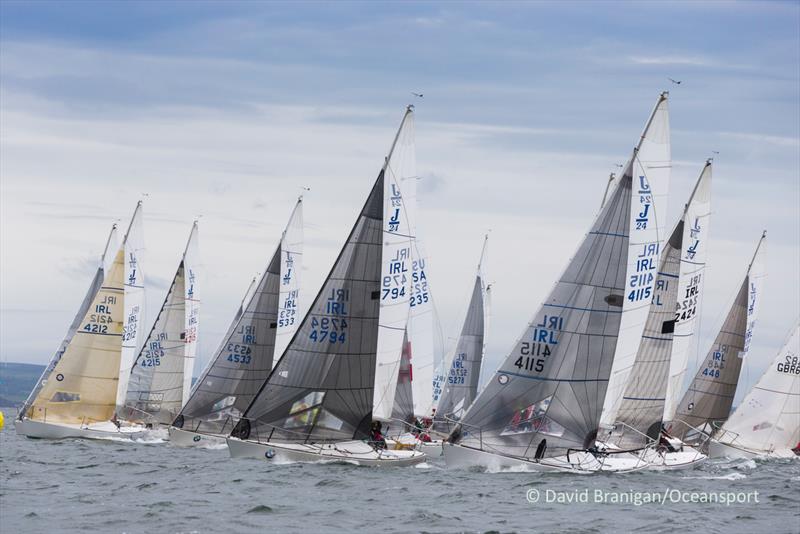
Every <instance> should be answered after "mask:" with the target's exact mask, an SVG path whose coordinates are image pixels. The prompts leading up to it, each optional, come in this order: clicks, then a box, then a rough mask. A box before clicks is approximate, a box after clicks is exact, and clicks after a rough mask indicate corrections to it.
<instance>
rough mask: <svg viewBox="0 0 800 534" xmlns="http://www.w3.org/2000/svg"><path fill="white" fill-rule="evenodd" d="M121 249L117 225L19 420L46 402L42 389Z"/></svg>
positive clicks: (23, 407) (82, 320)
mask: <svg viewBox="0 0 800 534" xmlns="http://www.w3.org/2000/svg"><path fill="white" fill-rule="evenodd" d="M118 249H119V239H118V236H117V225H116V224H114V225H113V226H112V227H111V232H110V233H109V235H108V240H107V241H106V247H105V250H103V255H102V257H101V258H100V262H99V265H98V266H97V270H96V271H95V275H94V278H93V279H92V283H91V284H90V285H89V290H88V291H87V292H86V296H84V298H83V302H82V303H81V306H80V308H78V313H77V314H76V315H75V318H74V319H73V320H72V324H71V325H70V327H69V329H68V330H67V335H66V336H64V340H63V341H62V342H61V345H59V348H58V350H57V351H56V353H55V354H54V355H53V357H52V359H51V360H50V363H49V364H48V365H47V367H46V368H45V370H44V372H43V373H42V376H41V377H39V380H38V381H37V382H36V386H35V387H34V388H33V390H32V391H31V393H30V395H28V399H27V400H26V401H25V404H24V405H23V406H22V408H21V409H20V413H19V418H20V419H22V418H23V417H26V416H29V412H30V411H31V410H32V408H33V409H34V410H35V409H37V408H34V406H35V407H41V406H42V404H43V402H44V401H45V400H46V398H44V397H40V394H41V391H42V388H43V387H44V386H45V384H47V382H48V380H50V378H51V376H52V377H53V379H54V380H55V375H53V371H54V370H55V369H56V367H57V366H58V363H59V362H60V361H61V358H62V357H63V356H64V353H65V352H66V350H67V347H69V345H70V343H71V342H72V339H73V338H74V337H75V334H76V333H77V332H78V330H79V329H80V328H82V327H83V326H84V321H85V318H86V314H87V313H88V312H89V310H90V309H92V306H93V305H94V301H95V298H96V297H97V295H98V292H99V291H100V289H101V288H102V287H103V282H104V279H105V277H106V274H107V273H110V272H111V267H112V266H113V265H114V260H115V258H116V251H117V250H118Z"/></svg>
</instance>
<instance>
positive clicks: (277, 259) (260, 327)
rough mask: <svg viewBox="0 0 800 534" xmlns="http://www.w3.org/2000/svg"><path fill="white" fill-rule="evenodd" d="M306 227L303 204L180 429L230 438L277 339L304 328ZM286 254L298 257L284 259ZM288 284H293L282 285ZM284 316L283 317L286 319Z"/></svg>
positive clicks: (241, 310)
mask: <svg viewBox="0 0 800 534" xmlns="http://www.w3.org/2000/svg"><path fill="white" fill-rule="evenodd" d="M301 226H302V198H300V199H298V201H297V204H296V205H295V208H294V210H293V211H292V215H291V217H290V218H289V223H288V224H287V227H286V230H285V231H284V233H283V236H282V238H281V242H280V244H279V245H278V248H277V249H276V250H275V253H274V254H273V255H272V259H271V260H270V262H269V264H268V265H267V269H266V271H265V272H264V274H262V275H261V277H260V278H258V279H254V280H253V281H252V283H251V284H250V287H249V288H248V290H247V293H246V294H245V297H244V299H243V300H242V304H241V305H240V306H239V310H238V311H237V313H236V316H235V317H234V319H233V322H232V323H231V325H230V328H229V329H228V332H227V333H226V335H225V337H224V338H223V340H222V344H221V345H220V346H219V348H218V349H217V351H216V352H215V353H214V356H213V357H212V358H211V361H210V362H209V364H208V366H207V367H206V369H205V370H204V371H203V374H202V376H201V377H200V379H199V380H198V381H197V384H195V387H194V389H193V390H192V394H191V396H190V398H189V400H188V401H187V402H186V405H185V406H184V407H183V409H182V410H181V412H180V415H178V417H176V418H175V421H174V423H173V424H174V425H175V426H176V427H179V428H185V429H187V430H192V431H200V432H206V433H212V434H223V433H225V432H230V431H231V429H232V428H233V424H234V423H235V422H236V421H237V420H238V419H239V418H240V417H241V416H242V414H243V413H244V411H245V410H246V409H247V407H248V406H249V405H250V403H251V402H252V401H253V398H254V397H255V395H256V393H257V392H258V389H259V387H261V384H262V383H263V382H264V379H265V378H266V377H267V376H268V375H269V373H270V371H271V370H272V369H273V367H274V363H275V361H276V360H277V358H276V357H275V356H276V354H277V353H276V351H275V348H276V343H277V333H278V332H279V331H281V329H283V330H284V331H286V332H290V331H294V329H296V328H297V324H298V323H299V320H298V319H297V298H296V293H294V292H296V291H298V289H297V288H298V287H299V286H297V285H296V284H295V282H296V281H297V280H298V278H296V277H299V272H300V270H301V268H302V266H301V260H302V255H301V254H300V253H299V252H298V250H301V248H302V247H301V242H300V241H299V240H298V239H297V238H298V236H299V235H301V234H300V232H299V231H298V227H301ZM284 248H286V250H287V251H289V252H293V254H284V252H283V251H284ZM290 269H291V271H290ZM286 279H288V280H289V283H287V284H283V281H284V280H286ZM284 286H285V287H286V290H284V291H283V292H282V291H281V290H282V289H283V287H284ZM282 297H283V299H282ZM281 303H282V305H281ZM279 306H280V308H279ZM280 312H284V313H283V315H282V316H280ZM281 321H283V322H281ZM278 356H280V355H278Z"/></svg>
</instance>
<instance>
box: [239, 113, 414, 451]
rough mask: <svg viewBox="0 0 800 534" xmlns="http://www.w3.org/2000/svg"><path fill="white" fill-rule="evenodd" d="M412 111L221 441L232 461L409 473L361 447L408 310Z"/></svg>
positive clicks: (384, 404)
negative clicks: (329, 263)
mask: <svg viewBox="0 0 800 534" xmlns="http://www.w3.org/2000/svg"><path fill="white" fill-rule="evenodd" d="M413 151H414V124H413V107H412V106H408V107H407V108H406V112H405V114H404V116H403V120H402V122H401V124H400V127H399V129H398V132H397V135H396V136H395V138H394V141H393V143H392V147H391V149H390V150H389V155H388V156H387V157H386V160H385V162H384V165H383V167H382V169H381V171H380V173H379V174H378V178H377V180H376V181H375V183H374V185H373V187H372V190H371V191H370V193H369V195H368V197H367V199H366V202H365V203H364V206H363V208H362V209H361V211H360V213H359V215H358V218H357V220H356V222H355V224H354V225H353V227H352V230H351V231H350V235H349V236H348V238H347V241H346V242H345V244H344V246H343V248H342V250H341V252H340V253H339V256H338V258H337V259H336V261H335V263H334V264H333V267H332V268H331V271H330V272H329V274H328V276H327V277H326V278H325V281H324V283H323V285H322V288H321V290H320V292H319V293H318V294H317V297H316V298H315V299H314V301H313V303H312V305H311V306H310V308H309V310H308V313H307V315H306V316H305V318H304V319H303V321H302V323H301V324H300V327H299V328H298V330H297V332H296V333H295V335H294V337H293V339H292V341H291V342H290V343H289V346H288V347H287V349H286V351H285V352H284V353H283V356H282V357H281V359H280V361H279V362H278V364H277V366H276V367H275V369H273V371H272V373H271V374H270V375H269V378H268V379H267V380H266V381H265V382H264V383H263V385H262V386H261V389H260V391H259V392H258V394H257V395H256V397H255V399H254V400H253V402H252V403H251V404H250V406H249V407H248V409H247V411H246V412H245V414H244V416H243V417H242V418H241V419H240V420H239V422H238V423H237V425H236V427H235V428H234V430H233V432H232V433H231V436H230V437H229V438H228V450H229V452H230V454H231V457H233V458H243V457H248V458H259V459H262V460H267V461H272V462H286V461H300V462H305V461H311V462H316V461H321V460H322V461H343V462H351V463H356V464H360V465H374V466H391V465H398V466H399V465H411V464H416V463H419V462H422V461H424V460H425V455H424V454H423V453H421V452H418V451H407V450H387V449H383V448H381V447H380V446H379V444H378V443H375V444H372V443H369V442H367V440H368V439H369V438H370V431H371V427H372V424H373V418H375V419H382V420H388V419H390V418H391V411H392V409H393V406H394V399H395V392H396V387H397V377H398V374H399V371H400V363H401V362H400V360H401V358H402V345H403V340H404V339H405V337H406V326H407V320H408V309H409V292H410V291H409V276H408V274H409V268H410V246H411V242H412V240H413V236H412V235H411V233H410V231H409V229H410V228H413V226H411V225H410V222H411V221H410V220H409V219H410V217H413V214H411V213H410V210H411V206H407V205H406V203H405V201H404V197H403V190H402V186H403V178H404V177H410V176H414V173H415V169H414V168H413V163H414V154H413Z"/></svg>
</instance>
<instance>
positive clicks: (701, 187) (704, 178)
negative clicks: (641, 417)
mask: <svg viewBox="0 0 800 534" xmlns="http://www.w3.org/2000/svg"><path fill="white" fill-rule="evenodd" d="M711 174H712V173H711V160H709V161H708V162H707V163H706V165H705V167H704V168H703V172H702V173H701V174H700V179H699V180H698V182H697V184H696V185H695V189H694V192H693V193H692V198H691V201H690V202H689V204H688V205H687V207H686V210H685V214H684V220H685V221H686V223H685V224H684V227H683V243H685V246H684V250H683V252H682V254H681V266H680V275H679V276H680V278H679V279H678V302H677V308H676V310H675V332H674V334H673V338H672V357H671V360H670V364H669V380H668V382H667V393H666V396H665V397H666V398H665V400H664V417H663V420H664V421H672V419H673V417H674V416H675V409H676V408H677V406H678V401H679V400H680V395H681V394H682V392H683V383H684V377H685V376H686V368H687V366H688V363H689V360H690V358H691V359H692V360H693V361H694V356H696V354H697V329H698V328H699V323H700V311H701V307H702V303H703V285H704V281H705V269H706V249H707V248H708V239H709V235H710V234H709V225H710V222H711Z"/></svg>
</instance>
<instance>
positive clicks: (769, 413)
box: [718, 325, 800, 452]
mask: <svg viewBox="0 0 800 534" xmlns="http://www.w3.org/2000/svg"><path fill="white" fill-rule="evenodd" d="M718 439H719V441H721V442H723V443H730V444H733V445H736V446H739V447H744V448H747V449H750V450H755V451H763V452H772V451H774V450H780V449H792V448H794V447H795V446H796V445H797V443H798V442H800V325H797V326H795V327H794V329H793V330H792V332H791V333H790V335H789V339H788V340H787V341H786V343H785V344H784V345H783V347H782V348H781V350H780V351H779V352H778V354H777V355H776V356H775V359H774V360H773V361H772V363H770V365H769V367H767V369H766V371H764V374H763V375H762V376H761V378H760V379H759V381H758V383H756V385H755V386H753V389H752V390H750V393H748V394H747V396H746V397H745V398H744V400H742V402H741V404H739V406H738V407H737V408H736V411H735V412H733V415H731V417H730V419H728V420H727V421H726V422H725V424H724V425H723V426H722V430H721V431H720V433H719V436H718Z"/></svg>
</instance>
